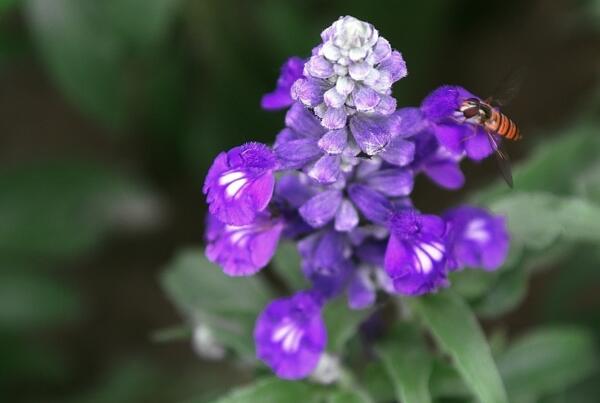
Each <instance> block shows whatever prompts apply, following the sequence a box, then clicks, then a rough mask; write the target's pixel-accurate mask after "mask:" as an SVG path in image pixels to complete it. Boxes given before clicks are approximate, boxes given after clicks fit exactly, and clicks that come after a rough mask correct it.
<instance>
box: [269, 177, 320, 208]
mask: <svg viewBox="0 0 600 403" xmlns="http://www.w3.org/2000/svg"><path fill="white" fill-rule="evenodd" d="M307 179H308V178H307V177H306V176H304V175H303V174H300V175H293V174H288V175H283V176H282V177H281V178H279V180H278V181H277V184H276V185H275V194H277V196H278V197H280V198H283V199H284V200H285V201H286V202H287V203H288V204H289V205H290V206H291V207H293V208H299V207H300V206H301V205H303V204H304V203H306V202H307V201H308V199H310V198H311V197H313V196H314V190H313V189H312V188H311V187H310V186H309V184H308V180H307Z"/></svg>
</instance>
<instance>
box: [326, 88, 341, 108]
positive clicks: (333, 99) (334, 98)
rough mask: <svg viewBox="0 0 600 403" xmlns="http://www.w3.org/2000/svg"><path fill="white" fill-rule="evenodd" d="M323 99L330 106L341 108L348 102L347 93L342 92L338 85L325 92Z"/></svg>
mask: <svg viewBox="0 0 600 403" xmlns="http://www.w3.org/2000/svg"><path fill="white" fill-rule="evenodd" d="M323 100H324V101H325V105H327V106H328V107H330V108H341V107H342V106H344V104H345V103H346V95H343V94H340V93H339V92H338V90H337V89H336V87H333V88H330V89H328V90H327V91H326V92H325V94H324V95H323Z"/></svg>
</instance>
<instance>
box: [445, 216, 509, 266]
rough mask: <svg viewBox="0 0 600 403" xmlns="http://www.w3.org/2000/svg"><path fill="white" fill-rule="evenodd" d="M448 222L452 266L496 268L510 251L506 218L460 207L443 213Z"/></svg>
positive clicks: (450, 262) (450, 264) (450, 263)
mask: <svg viewBox="0 0 600 403" xmlns="http://www.w3.org/2000/svg"><path fill="white" fill-rule="evenodd" d="M444 219H445V220H446V222H447V223H448V235H447V239H448V245H449V246H450V253H449V255H450V259H449V266H450V268H451V269H452V270H458V269H461V268H463V267H481V268H483V269H484V270H495V269H497V268H498V267H500V266H501V265H502V263H504V260H505V259H506V256H507V254H508V246H509V235H508V231H507V229H506V220H505V219H504V217H497V216H493V215H491V214H490V213H488V212H487V211H485V210H483V209H480V208H475V207H467V206H464V207H458V208H455V209H452V210H450V211H448V212H447V213H446V214H444Z"/></svg>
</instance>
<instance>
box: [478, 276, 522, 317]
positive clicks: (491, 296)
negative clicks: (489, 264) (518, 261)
mask: <svg viewBox="0 0 600 403" xmlns="http://www.w3.org/2000/svg"><path fill="white" fill-rule="evenodd" d="M486 274H489V273H486ZM526 294H527V274H526V271H525V270H524V269H523V267H511V268H507V269H501V272H500V273H499V278H498V280H497V281H496V282H495V284H494V285H493V286H491V287H490V288H489V289H488V291H487V293H486V294H485V295H484V296H483V298H481V299H479V300H478V301H477V302H475V311H476V312H477V314H478V315H481V316H484V317H486V318H490V317H497V316H499V315H502V314H504V313H505V312H508V311H511V310H512V309H514V308H516V307H517V306H518V305H519V304H520V303H521V301H523V299H524V298H525V295H526Z"/></svg>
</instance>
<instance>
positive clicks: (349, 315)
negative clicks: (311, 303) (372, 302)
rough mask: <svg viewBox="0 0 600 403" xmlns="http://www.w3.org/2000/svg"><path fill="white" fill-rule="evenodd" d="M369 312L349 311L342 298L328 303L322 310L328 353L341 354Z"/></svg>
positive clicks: (364, 310) (368, 310) (366, 310)
mask: <svg viewBox="0 0 600 403" xmlns="http://www.w3.org/2000/svg"><path fill="white" fill-rule="evenodd" d="M371 312H372V310H370V309H362V310H353V309H350V308H349V307H348V304H347V303H346V299H345V298H342V297H339V298H336V299H335V300H333V301H329V302H328V303H327V305H326V306H325V308H324V310H323V316H324V319H325V324H326V326H327V338H328V341H327V349H328V351H330V352H333V353H340V352H342V351H343V350H344V346H345V345H346V343H347V342H348V341H349V340H350V339H351V338H352V337H353V336H354V335H355V334H356V332H357V331H358V326H359V325H360V324H361V323H362V321H364V320H365V319H366V318H367V317H368V316H369V315H370V314H371Z"/></svg>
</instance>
